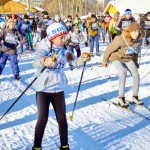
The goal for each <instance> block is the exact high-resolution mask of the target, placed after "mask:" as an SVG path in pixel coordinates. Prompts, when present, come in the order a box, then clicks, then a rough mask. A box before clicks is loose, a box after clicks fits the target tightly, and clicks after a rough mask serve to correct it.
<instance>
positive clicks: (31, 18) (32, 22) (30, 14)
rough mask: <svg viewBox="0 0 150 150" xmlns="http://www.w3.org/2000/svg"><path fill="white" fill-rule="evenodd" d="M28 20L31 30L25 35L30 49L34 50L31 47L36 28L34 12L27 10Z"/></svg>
mask: <svg viewBox="0 0 150 150" xmlns="http://www.w3.org/2000/svg"><path fill="white" fill-rule="evenodd" d="M28 21H29V22H30V26H31V29H32V32H30V31H28V33H27V35H28V41H29V45H30V47H31V50H34V48H33V35H34V34H35V32H36V29H37V25H36V22H35V19H34V13H33V12H32V11H30V12H29V18H28Z"/></svg>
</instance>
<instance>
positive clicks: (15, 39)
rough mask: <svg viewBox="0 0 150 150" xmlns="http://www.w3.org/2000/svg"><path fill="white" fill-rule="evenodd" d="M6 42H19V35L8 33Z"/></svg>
mask: <svg viewBox="0 0 150 150" xmlns="http://www.w3.org/2000/svg"><path fill="white" fill-rule="evenodd" d="M5 42H7V43H10V44H17V42H18V36H15V35H13V34H10V33H7V35H6V39H5Z"/></svg>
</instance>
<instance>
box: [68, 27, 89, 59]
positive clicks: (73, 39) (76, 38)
mask: <svg viewBox="0 0 150 150" xmlns="http://www.w3.org/2000/svg"><path fill="white" fill-rule="evenodd" d="M66 41H68V43H69V48H70V50H71V51H72V52H73V49H74V48H75V50H76V52H77V57H80V55H81V50H80V46H79V44H80V41H82V42H84V43H85V46H88V44H87V42H86V41H85V39H84V37H83V35H82V33H81V31H79V25H78V24H74V25H73V30H72V31H70V32H69V34H68V35H67V36H66ZM73 53H74V52H73Z"/></svg>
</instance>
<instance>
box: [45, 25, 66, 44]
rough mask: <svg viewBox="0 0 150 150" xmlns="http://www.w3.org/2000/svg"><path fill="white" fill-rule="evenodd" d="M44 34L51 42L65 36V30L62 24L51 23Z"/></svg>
mask: <svg viewBox="0 0 150 150" xmlns="http://www.w3.org/2000/svg"><path fill="white" fill-rule="evenodd" d="M46 32H47V37H48V40H49V41H51V40H53V39H55V38H57V37H59V36H61V35H64V34H67V29H66V27H65V26H64V25H63V24H62V23H53V24H52V25H50V26H48V28H47V30H46Z"/></svg>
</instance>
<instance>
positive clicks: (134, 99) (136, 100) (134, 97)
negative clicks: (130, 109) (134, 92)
mask: <svg viewBox="0 0 150 150" xmlns="http://www.w3.org/2000/svg"><path fill="white" fill-rule="evenodd" d="M132 99H133V103H135V104H137V105H143V104H144V103H143V102H141V101H140V100H139V98H138V96H133V97H132Z"/></svg>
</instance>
